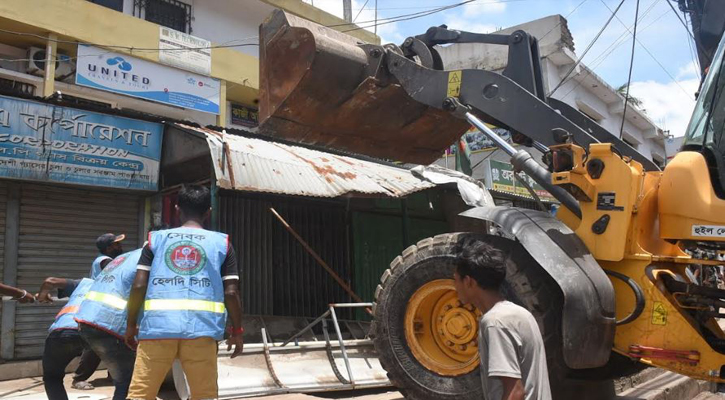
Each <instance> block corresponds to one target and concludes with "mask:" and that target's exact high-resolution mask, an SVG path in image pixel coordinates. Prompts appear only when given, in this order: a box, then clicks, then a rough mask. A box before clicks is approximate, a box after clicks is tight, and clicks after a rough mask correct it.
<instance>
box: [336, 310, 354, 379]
mask: <svg viewBox="0 0 725 400" xmlns="http://www.w3.org/2000/svg"><path fill="white" fill-rule="evenodd" d="M330 315H332V323H333V324H334V325H335V332H336V333H337V340H338V341H339V342H340V350H341V351H342V358H343V359H344V360H345V368H347V376H349V377H350V384H351V385H352V387H353V388H354V387H355V378H353V376H352V368H350V360H349V359H348V358H347V350H345V343H343V341H342V333H341V332H340V324H338V323H337V315H335V307H333V306H330Z"/></svg>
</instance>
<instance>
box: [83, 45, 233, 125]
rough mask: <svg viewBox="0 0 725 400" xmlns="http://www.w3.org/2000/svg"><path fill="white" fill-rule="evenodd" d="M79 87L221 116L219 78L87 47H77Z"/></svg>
mask: <svg viewBox="0 0 725 400" xmlns="http://www.w3.org/2000/svg"><path fill="white" fill-rule="evenodd" d="M76 84H78V85H82V86H88V87H92V88H96V89H100V90H106V91H109V92H114V93H119V94H124V95H127V96H133V97H139V98H142V99H147V100H152V101H156V102H159V103H164V104H170V105H173V106H178V107H183V108H187V109H190V110H197V111H203V112H208V113H211V114H219V88H220V83H219V80H218V79H214V78H209V77H206V76H202V75H198V74H194V73H191V72H186V71H182V70H180V69H176V68H170V67H166V66H163V65H160V64H156V63H153V62H151V61H146V60H141V59H138V58H135V57H131V56H128V55H125V54H119V53H113V52H110V51H108V50H104V49H101V48H98V47H93V46H89V45H85V44H79V45H78V60H77V62H76Z"/></svg>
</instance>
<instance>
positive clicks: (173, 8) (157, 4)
mask: <svg viewBox="0 0 725 400" xmlns="http://www.w3.org/2000/svg"><path fill="white" fill-rule="evenodd" d="M133 15H134V16H136V17H139V18H143V19H145V20H146V21H149V22H153V23H156V24H159V25H162V26H165V27H167V28H171V29H175V30H177V31H180V32H185V33H191V5H190V4H186V3H184V2H181V1H178V0H134V2H133Z"/></svg>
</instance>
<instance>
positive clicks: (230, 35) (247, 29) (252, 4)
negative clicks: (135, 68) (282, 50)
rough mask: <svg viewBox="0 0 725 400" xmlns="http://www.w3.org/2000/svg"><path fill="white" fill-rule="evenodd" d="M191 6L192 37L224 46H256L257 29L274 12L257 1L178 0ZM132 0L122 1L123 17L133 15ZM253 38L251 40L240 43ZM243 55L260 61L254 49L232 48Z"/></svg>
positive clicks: (247, 47) (257, 52)
mask: <svg viewBox="0 0 725 400" xmlns="http://www.w3.org/2000/svg"><path fill="white" fill-rule="evenodd" d="M181 1H183V2H185V3H187V4H190V5H191V15H192V20H191V34H192V35H194V36H197V37H200V38H203V39H207V40H211V41H212V42H214V43H215V44H225V43H227V42H229V41H232V40H237V42H234V43H231V44H237V43H258V39H257V38H256V37H257V36H258V35H259V25H260V24H261V23H262V21H264V19H265V18H267V16H268V15H269V14H270V13H271V12H272V11H273V10H274V8H273V7H272V6H270V5H268V4H265V3H262V2H261V1H259V0H181ZM133 2H134V0H124V4H123V12H124V14H129V15H133ZM249 37H254V39H251V40H244V41H238V40H239V39H244V38H249ZM232 49H234V50H237V51H240V52H242V53H246V54H250V55H252V56H255V57H259V48H258V47H257V46H244V47H233V48H232Z"/></svg>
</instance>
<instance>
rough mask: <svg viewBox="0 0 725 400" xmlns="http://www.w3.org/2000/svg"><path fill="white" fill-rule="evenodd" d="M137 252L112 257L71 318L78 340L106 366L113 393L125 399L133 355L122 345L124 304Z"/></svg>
mask: <svg viewBox="0 0 725 400" xmlns="http://www.w3.org/2000/svg"><path fill="white" fill-rule="evenodd" d="M140 256H141V249H138V250H134V251H131V252H128V253H125V254H121V255H118V256H116V257H115V258H114V259H113V261H111V262H110V263H108V264H107V265H106V267H105V268H104V269H103V271H101V273H100V274H99V275H98V277H97V279H96V280H95V282H94V283H93V285H92V286H91V288H90V290H89V291H88V294H86V299H85V301H83V303H82V304H81V306H80V310H79V311H78V313H77V314H76V316H75V320H76V322H78V328H79V330H80V335H81V338H82V339H83V340H84V341H85V342H86V343H87V344H88V345H89V346H90V348H91V350H93V351H94V352H95V354H97V355H98V357H100V359H101V360H102V361H103V362H104V363H105V364H106V366H107V367H108V372H109V373H110V374H111V379H113V384H114V386H115V391H114V393H113V400H125V399H126V394H127V393H128V386H129V384H130V383H131V376H132V374H133V363H134V360H135V359H136V352H135V351H134V350H132V349H131V348H130V347H128V346H126V343H125V341H124V335H125V334H126V319H127V316H128V312H127V311H126V303H127V301H128V296H129V294H130V292H131V285H132V284H133V280H134V277H135V276H136V266H137V265H138V259H139V257H140Z"/></svg>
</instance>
